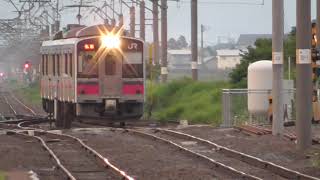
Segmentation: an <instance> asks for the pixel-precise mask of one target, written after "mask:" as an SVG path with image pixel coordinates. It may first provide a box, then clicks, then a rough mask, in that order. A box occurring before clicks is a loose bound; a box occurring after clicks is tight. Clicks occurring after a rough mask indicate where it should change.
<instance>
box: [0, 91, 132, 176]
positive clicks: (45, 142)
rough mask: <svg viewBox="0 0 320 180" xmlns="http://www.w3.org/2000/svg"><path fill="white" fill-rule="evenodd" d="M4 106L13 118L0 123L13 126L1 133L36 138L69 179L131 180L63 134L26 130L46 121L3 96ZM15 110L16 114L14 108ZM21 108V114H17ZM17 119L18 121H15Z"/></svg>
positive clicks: (13, 99) (94, 153)
mask: <svg viewBox="0 0 320 180" xmlns="http://www.w3.org/2000/svg"><path fill="white" fill-rule="evenodd" d="M2 98H3V99H4V101H5V104H6V105H7V106H8V107H10V110H11V113H12V114H13V115H14V117H15V119H13V120H8V121H2V122H1V123H2V124H15V126H10V127H5V128H2V130H4V131H7V134H11V135H17V136H23V137H29V138H36V139H37V140H38V141H39V142H40V143H41V145H42V147H43V148H44V149H45V150H46V151H48V153H49V155H50V157H51V158H53V159H54V161H55V163H56V165H57V167H58V170H60V171H61V172H62V174H63V175H64V176H65V177H66V179H70V180H82V179H83V180H90V179H112V180H113V179H128V180H133V178H132V177H130V176H129V175H127V173H126V172H124V171H122V170H121V169H119V168H118V167H117V166H115V165H114V164H112V163H111V162H110V161H109V160H108V159H107V158H105V157H103V156H102V155H101V154H99V153H98V152H96V151H95V150H94V149H93V148H91V147H89V146H88V145H86V144H85V143H84V142H83V141H82V140H80V139H78V138H76V137H74V136H71V135H65V134H57V133H54V132H49V131H44V130H42V129H36V128H32V127H29V126H30V125H34V124H39V123H43V122H48V120H46V119H45V118H43V117H40V116H38V115H37V114H36V113H35V112H34V111H33V110H32V108H30V107H28V106H27V105H25V104H24V103H23V102H21V101H20V100H19V99H17V98H15V97H14V96H12V95H11V97H9V98H10V99H9V98H8V96H7V93H6V94H5V95H3V94H2ZM17 107H19V111H18V110H17V109H16V108H17ZM21 109H23V112H22V113H21V111H20V110H21ZM25 113H28V114H27V115H25ZM18 117H19V119H18Z"/></svg>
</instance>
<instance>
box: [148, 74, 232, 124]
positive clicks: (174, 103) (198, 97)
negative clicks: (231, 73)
mask: <svg viewBox="0 0 320 180" xmlns="http://www.w3.org/2000/svg"><path fill="white" fill-rule="evenodd" d="M228 87H229V85H228V84H227V83H226V82H195V81H192V80H191V79H187V78H185V79H182V80H175V81H172V82H170V83H167V84H153V83H151V82H148V84H147V103H146V115H147V117H148V118H153V119H156V120H159V121H168V120H181V119H187V120H188V121H189V122H191V123H206V124H213V125H218V124H219V123H220V122H221V119H222V118H221V114H222V110H221V107H222V102H221V95H222V89H223V88H228Z"/></svg>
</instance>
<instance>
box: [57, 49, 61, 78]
mask: <svg viewBox="0 0 320 180" xmlns="http://www.w3.org/2000/svg"><path fill="white" fill-rule="evenodd" d="M60 65H61V64H60V55H59V54H58V55H57V76H60Z"/></svg>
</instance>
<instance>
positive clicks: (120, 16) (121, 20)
mask: <svg viewBox="0 0 320 180" xmlns="http://www.w3.org/2000/svg"><path fill="white" fill-rule="evenodd" d="M122 26H123V14H120V15H119V27H120V28H122Z"/></svg>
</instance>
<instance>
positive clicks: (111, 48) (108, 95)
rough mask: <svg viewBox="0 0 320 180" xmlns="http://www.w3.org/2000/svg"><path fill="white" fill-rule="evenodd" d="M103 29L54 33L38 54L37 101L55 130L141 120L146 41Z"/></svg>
mask: <svg viewBox="0 0 320 180" xmlns="http://www.w3.org/2000/svg"><path fill="white" fill-rule="evenodd" d="M125 32H126V31H124V30H122V29H121V28H117V27H111V26H107V25H95V26H89V27H78V28H74V29H71V30H69V31H67V32H66V33H62V32H58V33H56V34H55V36H54V37H53V38H52V39H51V40H48V41H43V42H42V46H41V49H40V52H41V62H40V74H41V75H40V95H41V99H42V106H43V109H44V111H45V112H46V113H48V114H49V116H51V117H52V119H54V120H55V125H56V127H60V128H70V127H71V123H72V121H73V120H74V119H77V118H79V119H81V118H95V119H97V118H98V119H101V120H103V121H110V122H114V121H118V122H120V123H125V122H126V120H132V119H139V118H140V117H141V116H142V115H143V106H144V102H145V63H144V62H145V60H144V59H145V58H144V49H145V48H144V45H145V44H144V41H142V40H141V39H137V38H133V37H129V36H127V35H126V33H125Z"/></svg>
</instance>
